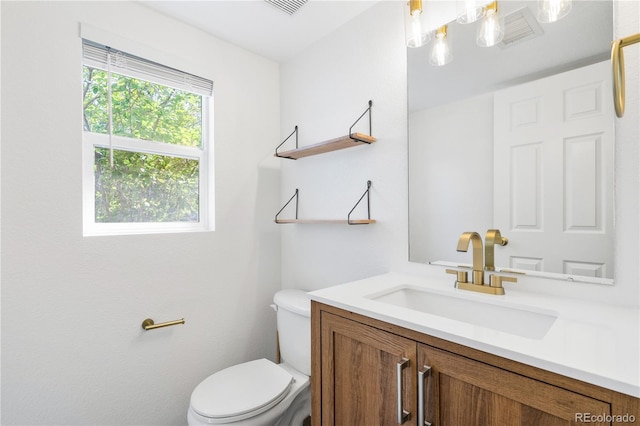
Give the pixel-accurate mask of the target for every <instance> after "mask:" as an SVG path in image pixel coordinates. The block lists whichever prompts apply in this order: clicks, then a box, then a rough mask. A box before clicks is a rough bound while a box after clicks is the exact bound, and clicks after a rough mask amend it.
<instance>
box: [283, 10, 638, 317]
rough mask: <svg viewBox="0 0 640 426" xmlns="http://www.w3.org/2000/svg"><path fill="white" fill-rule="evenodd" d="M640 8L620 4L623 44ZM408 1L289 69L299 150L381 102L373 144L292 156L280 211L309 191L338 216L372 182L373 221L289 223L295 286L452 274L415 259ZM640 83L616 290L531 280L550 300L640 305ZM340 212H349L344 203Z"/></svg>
mask: <svg viewBox="0 0 640 426" xmlns="http://www.w3.org/2000/svg"><path fill="white" fill-rule="evenodd" d="M638 8H639V4H638V2H633V1H619V2H616V9H615V16H616V19H617V22H616V37H624V36H627V35H631V34H635V33H638V32H640V14H639V12H638ZM403 30H404V22H403V17H402V3H401V2H393V1H383V2H380V3H379V4H377V5H376V6H374V7H373V8H371V9H370V10H369V11H367V12H366V13H364V14H362V15H360V16H358V17H357V18H356V19H354V20H353V21H352V22H351V23H349V24H348V25H345V26H344V27H342V28H340V29H339V30H337V31H336V32H335V33H333V34H332V35H330V36H329V37H327V38H325V39H323V40H321V41H320V42H318V43H317V44H316V45H314V46H312V47H311V48H310V49H308V50H307V51H305V52H304V53H303V54H301V55H299V56H297V57H296V58H295V59H293V60H292V61H290V62H289V63H287V64H285V65H283V66H282V69H281V125H282V129H281V140H283V139H284V138H285V137H286V136H287V135H288V134H289V133H290V132H291V131H292V130H293V127H294V126H295V125H296V124H297V125H299V126H300V132H301V135H300V144H301V145H305V144H310V143H315V142H319V141H322V140H326V139H330V138H332V137H336V136H339V135H343V134H346V132H347V130H348V126H349V125H350V124H351V122H352V120H354V119H355V118H357V116H358V112H359V108H364V106H365V102H366V100H367V99H373V101H374V107H373V135H374V136H376V137H377V138H378V142H376V143H374V144H372V145H371V146H367V147H358V148H352V149H350V150H345V151H337V152H334V153H330V154H325V155H322V156H316V157H309V158H306V159H301V160H298V161H295V162H294V161H288V160H281V161H282V183H281V190H282V193H281V202H282V203H281V204H284V202H286V200H287V199H288V198H289V197H290V196H291V195H292V194H293V192H294V190H295V188H299V189H300V197H301V198H300V217H301V218H315V217H329V218H334V217H336V216H334V215H340V214H341V213H343V212H344V211H345V209H346V211H348V209H349V208H350V206H348V204H349V202H350V201H351V200H354V201H356V200H357V198H358V196H359V194H358V191H359V190H360V189H364V184H365V181H366V180H367V179H371V180H372V181H373V188H372V195H371V213H372V216H373V218H375V219H377V220H378V223H376V224H373V225H367V226H346V225H340V226H339V225H281V226H282V277H283V283H284V285H285V286H287V287H298V288H306V289H317V288H322V287H327V286H331V285H335V284H339V283H342V282H347V281H351V280H354V279H360V278H365V277H368V276H371V275H376V274H379V273H383V272H387V271H390V270H396V271H401V272H402V271H404V272H409V273H413V274H423V275H425V276H437V277H440V278H442V277H443V276H444V272H443V271H442V268H440V267H433V266H429V265H424V264H418V263H409V262H408V261H407V259H408V254H407V247H408V242H407V214H408V213H407V149H406V144H407V143H406V141H407V124H406V123H407V121H406V119H407V116H406V110H407V104H406V77H405V74H406V52H405V47H404V33H403ZM639 50H640V46H638V45H636V46H633V47H627V48H626V49H625V60H626V68H627V74H628V76H637V75H639V74H640V69H639V67H638V56H639V55H638V51H639ZM638 93H639V90H638V80H637V79H633V78H631V77H628V78H627V96H628V97H629V98H631V99H628V100H627V113H626V114H625V117H624V119H622V120H617V123H616V135H617V144H618V147H617V152H616V162H617V163H616V197H617V200H616V201H617V206H616V226H618V233H617V234H616V239H617V241H618V242H617V245H616V262H617V265H616V278H615V279H616V285H615V286H613V287H609V286H601V285H591V284H579V283H571V282H565V281H558V280H553V279H540V278H531V277H523V278H521V279H519V282H518V286H519V287H521V288H524V289H527V290H530V291H538V292H544V293H548V294H552V295H563V296H569V297H583V298H586V299H590V300H594V301H599V302H602V301H604V302H607V303H620V304H626V305H632V306H638V305H640V284H639V279H638V276H639V271H638V260H639V259H640V244H639V241H640V233H639V231H638V230H639V225H640V221H639V218H640V213H639V208H638V199H639V195H640V194H639V192H638V187H639V186H640V185H639V184H640V178H639V173H638V170H639V169H638V165H639V164H640V154H639V151H638V143H637V141H638V139H639V135H638V129H639V128H640V124H639V123H640V119H639V118H640V113H639V109H638ZM410 154H411V153H409V155H410ZM338 206H340V207H339V208H338Z"/></svg>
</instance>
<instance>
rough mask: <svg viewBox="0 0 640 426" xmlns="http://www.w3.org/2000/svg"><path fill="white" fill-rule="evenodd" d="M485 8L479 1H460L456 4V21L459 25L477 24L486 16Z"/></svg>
mask: <svg viewBox="0 0 640 426" xmlns="http://www.w3.org/2000/svg"><path fill="white" fill-rule="evenodd" d="M484 13H485V11H484V7H483V6H481V5H480V4H479V1H478V0H458V1H457V2H456V21H457V22H458V23H459V24H470V23H472V22H476V21H477V20H478V19H480V18H482V16H483V15H484Z"/></svg>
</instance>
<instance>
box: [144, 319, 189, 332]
mask: <svg viewBox="0 0 640 426" xmlns="http://www.w3.org/2000/svg"><path fill="white" fill-rule="evenodd" d="M178 324H184V318H182V319H179V320H175V321H167V322H161V323H160V324H156V323H154V322H153V320H152V319H151V318H147V319H146V320H144V321H142V328H143V329H145V330H153V329H154V328H162V327H169V326H170V325H178Z"/></svg>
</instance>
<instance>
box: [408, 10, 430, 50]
mask: <svg viewBox="0 0 640 426" xmlns="http://www.w3.org/2000/svg"><path fill="white" fill-rule="evenodd" d="M407 6H408V7H407V8H406V10H405V14H404V16H405V21H404V27H405V38H406V43H407V47H412V48H414V47H421V46H424V45H425V44H427V42H428V41H429V33H428V32H427V30H425V25H424V19H425V18H424V15H423V13H422V1H421V0H411V1H409V2H407Z"/></svg>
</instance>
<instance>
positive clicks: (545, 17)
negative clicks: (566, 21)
mask: <svg viewBox="0 0 640 426" xmlns="http://www.w3.org/2000/svg"><path fill="white" fill-rule="evenodd" d="M571 7H572V4H571V0H538V16H537V19H538V21H540V22H542V23H545V24H546V23H550V22H555V21H557V20H559V19H561V18H564V17H565V16H567V14H568V13H569V12H571Z"/></svg>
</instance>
